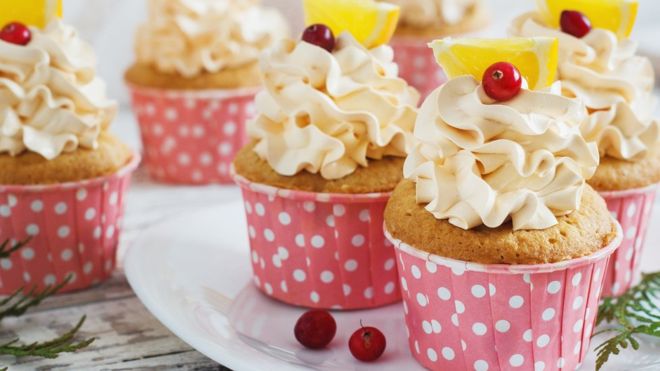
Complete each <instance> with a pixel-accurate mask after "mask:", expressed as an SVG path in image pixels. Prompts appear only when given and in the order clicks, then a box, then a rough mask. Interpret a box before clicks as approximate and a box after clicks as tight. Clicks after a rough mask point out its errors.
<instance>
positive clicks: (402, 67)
mask: <svg viewBox="0 0 660 371" xmlns="http://www.w3.org/2000/svg"><path fill="white" fill-rule="evenodd" d="M390 46H392V48H393V49H394V61H395V62H396V63H397V64H398V65H399V76H400V77H401V78H402V79H404V80H406V81H407V82H408V84H410V85H412V86H413V87H415V89H417V90H418V91H419V93H420V94H421V99H422V100H424V99H425V98H426V97H427V96H429V94H431V92H433V90H435V89H437V88H438V87H439V86H440V85H442V84H444V83H445V82H446V81H447V76H446V75H445V73H444V72H443V71H442V69H441V68H440V66H439V65H438V63H437V62H436V60H435V57H434V55H433V51H432V50H431V49H430V48H429V46H428V45H427V43H426V42H423V41H417V40H406V39H394V40H392V42H391V43H390Z"/></svg>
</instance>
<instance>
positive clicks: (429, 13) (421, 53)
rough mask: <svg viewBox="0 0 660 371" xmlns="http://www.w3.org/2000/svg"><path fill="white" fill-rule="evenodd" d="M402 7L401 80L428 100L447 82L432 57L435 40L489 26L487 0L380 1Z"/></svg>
mask: <svg viewBox="0 0 660 371" xmlns="http://www.w3.org/2000/svg"><path fill="white" fill-rule="evenodd" d="M380 1H386V2H389V3H392V4H396V5H399V6H400V7H401V17H400V20H399V26H398V28H397V30H396V33H395V35H394V39H393V40H392V47H393V48H394V56H395V62H397V64H399V68H400V69H401V77H403V78H404V79H405V80H406V81H408V82H409V83H410V84H411V85H412V86H414V87H415V88H417V89H418V90H419V91H420V93H421V94H422V97H426V96H427V95H428V94H430V93H431V92H432V91H433V90H434V89H435V88H437V87H438V86H439V85H440V84H441V83H443V82H444V81H445V80H446V76H445V75H444V74H443V73H442V70H441V69H440V67H439V66H438V64H437V63H435V60H434V59H433V56H432V55H431V54H430V53H429V50H428V47H427V44H428V43H429V42H430V41H431V40H434V39H437V38H440V37H444V36H449V35H460V34H465V33H470V32H474V31H477V30H479V29H483V28H485V27H486V25H487V24H488V23H489V19H488V12H487V10H486V5H485V1H483V0H380Z"/></svg>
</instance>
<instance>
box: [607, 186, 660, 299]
mask: <svg viewBox="0 0 660 371" xmlns="http://www.w3.org/2000/svg"><path fill="white" fill-rule="evenodd" d="M656 189H657V187H656V186H654V187H649V188H643V189H639V190H634V191H621V192H602V193H601V195H602V196H603V198H604V199H605V202H607V208H608V209H609V210H610V213H611V214H612V216H613V217H615V218H616V219H617V220H618V221H619V223H620V224H621V227H622V228H623V233H624V235H625V238H624V239H623V242H622V243H621V247H620V248H619V250H617V252H616V253H615V254H614V255H613V256H612V259H611V260H610V265H609V266H608V268H607V270H606V271H604V272H605V273H604V274H605V286H604V288H603V293H602V295H603V296H619V295H621V294H623V293H624V292H626V291H627V290H628V289H629V288H630V287H631V286H632V284H633V281H635V280H636V279H637V278H638V277H639V274H640V261H641V259H642V253H643V249H644V242H645V240H646V235H647V233H648V223H649V221H650V220H651V212H652V211H653V201H654V199H655V195H656Z"/></svg>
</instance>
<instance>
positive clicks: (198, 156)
mask: <svg viewBox="0 0 660 371" xmlns="http://www.w3.org/2000/svg"><path fill="white" fill-rule="evenodd" d="M129 88H130V90H131V96H132V99H133V108H134V111H135V113H136V115H137V119H138V122H139V124H140V132H141V134H142V143H143V146H144V160H145V164H146V167H147V169H148V171H149V174H150V175H151V177H152V178H153V179H155V180H157V181H160V182H165V183H175V184H213V183H220V184H229V183H232V180H231V177H230V175H229V168H230V165H231V162H232V161H233V160H234V156H235V155H236V153H237V152H238V150H239V149H241V147H243V145H245V144H246V143H247V141H248V137H247V134H246V129H245V123H246V121H247V120H248V119H249V118H251V117H252V116H253V114H254V97H255V94H256V93H257V91H258V89H236V90H213V91H175V90H156V89H144V88H138V87H135V86H129Z"/></svg>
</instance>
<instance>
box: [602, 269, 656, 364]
mask: <svg viewBox="0 0 660 371" xmlns="http://www.w3.org/2000/svg"><path fill="white" fill-rule="evenodd" d="M659 302H660V272H656V273H651V274H645V275H643V277H642V281H641V282H640V283H639V285H637V286H635V287H633V288H631V289H630V290H628V291H627V292H626V293H625V294H623V295H622V296H621V297H619V298H605V299H604V300H603V303H602V304H601V305H600V307H599V308H598V322H597V324H601V323H603V322H606V323H610V322H615V321H616V322H617V325H615V326H614V327H612V328H607V329H605V330H603V331H600V332H597V333H595V334H594V336H596V335H599V334H602V333H607V332H614V333H616V335H615V336H614V337H612V338H611V339H609V340H607V341H605V342H604V343H602V344H600V345H598V346H597V347H596V353H597V358H596V370H600V369H601V368H602V367H603V365H605V363H607V361H609V359H610V357H611V356H612V355H618V354H619V353H620V352H621V350H623V349H627V348H628V346H630V347H631V348H632V349H634V350H638V349H639V339H638V335H641V334H644V335H649V336H654V337H658V338H660V308H659V307H658V303H659Z"/></svg>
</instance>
